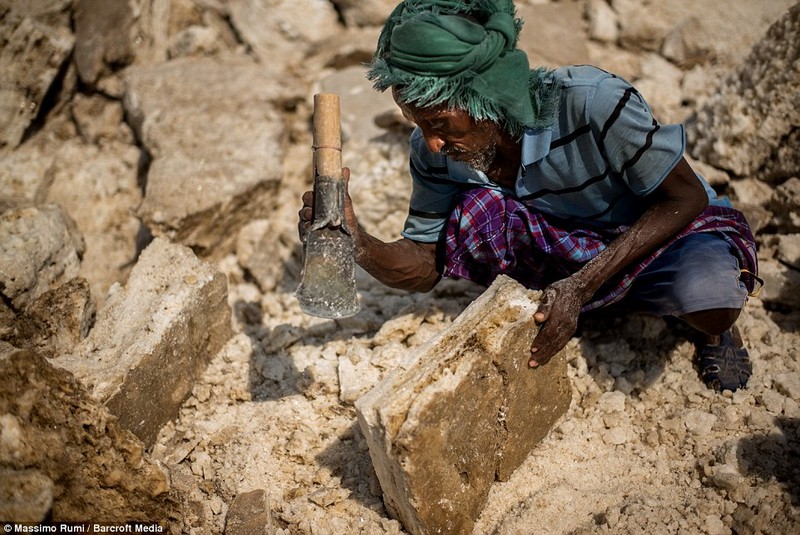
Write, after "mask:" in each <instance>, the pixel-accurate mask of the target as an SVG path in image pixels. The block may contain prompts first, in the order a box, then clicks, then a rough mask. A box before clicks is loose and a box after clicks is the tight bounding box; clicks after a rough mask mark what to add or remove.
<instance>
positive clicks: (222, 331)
mask: <svg viewBox="0 0 800 535" xmlns="http://www.w3.org/2000/svg"><path fill="white" fill-rule="evenodd" d="M230 322H231V309H230V306H229V305H228V283H227V278H226V277H225V274H223V273H222V272H221V271H219V270H218V269H216V268H215V267H214V266H212V265H211V264H208V263H206V262H203V261H201V260H199V259H198V258H197V257H196V256H195V254H194V253H193V252H192V251H191V250H190V249H189V248H188V247H184V246H182V245H177V244H174V243H171V242H169V241H168V240H166V239H164V238H156V239H155V240H153V242H152V243H151V244H150V245H148V246H147V248H146V249H145V250H144V251H143V252H142V254H141V256H140V257H139V260H138V262H137V263H136V265H135V266H134V267H133V269H132V271H131V275H130V277H129V278H128V281H127V284H126V285H125V287H124V288H122V287H119V288H116V289H114V291H113V292H112V293H111V295H109V296H108V298H107V299H106V302H105V303H104V305H103V307H102V308H101V309H100V310H99V311H98V313H97V323H96V324H95V326H94V328H93V329H92V330H91V332H90V333H89V336H87V337H86V338H85V339H84V340H83V341H82V342H81V343H80V344H78V346H76V347H75V350H74V352H73V353H71V354H66V355H62V356H59V357H57V358H56V359H54V360H53V364H55V365H56V366H60V367H62V368H65V369H67V370H69V371H71V372H72V373H73V374H75V376H76V377H77V378H78V379H79V380H80V381H81V383H82V384H83V385H84V386H85V387H86V388H88V390H89V392H90V394H91V395H92V397H94V398H95V399H96V400H99V401H100V402H101V403H103V404H104V405H106V406H107V407H108V409H109V410H110V411H111V413H112V414H113V415H114V416H116V417H117V418H118V419H119V422H120V424H121V425H122V426H123V427H125V428H126V429H129V430H130V431H132V432H133V434H135V435H136V436H137V437H139V439H141V440H142V442H144V444H145V446H148V447H149V446H151V445H152V444H153V443H154V442H155V439H156V435H157V434H158V432H159V430H160V429H161V427H162V426H163V425H164V424H166V423H167V422H168V421H169V420H172V419H174V418H175V417H176V416H177V415H178V411H179V409H180V406H181V404H182V403H183V401H184V400H186V398H187V397H188V396H189V394H190V393H191V391H192V388H193V387H194V384H195V381H196V380H197V379H198V378H199V377H200V375H201V374H202V373H203V371H204V370H205V369H206V366H207V365H208V363H209V362H210V361H211V357H212V356H213V355H215V354H216V353H217V352H218V351H219V350H220V349H222V347H223V346H224V345H225V343H226V342H227V341H228V339H230V337H231V336H232V328H231V323H230Z"/></svg>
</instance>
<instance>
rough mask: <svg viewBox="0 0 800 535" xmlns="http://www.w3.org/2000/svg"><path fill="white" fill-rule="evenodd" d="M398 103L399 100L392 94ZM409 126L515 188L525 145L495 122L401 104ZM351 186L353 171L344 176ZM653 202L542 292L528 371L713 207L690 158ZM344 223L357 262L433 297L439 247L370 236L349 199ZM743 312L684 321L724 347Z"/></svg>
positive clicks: (431, 144)
mask: <svg viewBox="0 0 800 535" xmlns="http://www.w3.org/2000/svg"><path fill="white" fill-rule="evenodd" d="M395 102H397V98H396V95H395ZM398 106H399V107H400V109H401V110H402V112H403V114H404V115H405V116H406V118H408V119H409V120H411V121H413V122H414V123H416V125H417V126H419V127H420V129H421V130H422V133H423V136H424V138H425V142H426V144H427V145H428V148H429V149H430V150H431V151H432V152H435V153H436V152H442V153H445V154H447V155H448V156H450V157H452V158H454V159H456V160H461V161H464V162H467V163H470V164H475V165H473V166H474V167H480V166H481V165H482V164H483V162H484V161H485V160H486V156H487V155H491V156H492V157H491V158H490V160H491V163H489V164H488V166H487V167H486V168H485V169H482V170H484V172H485V173H486V175H487V176H488V177H489V179H490V180H492V181H493V182H496V183H497V184H500V185H503V186H507V187H513V184H514V181H515V180H516V176H517V170H518V169H519V165H520V153H521V146H520V144H519V141H518V140H516V139H514V138H512V137H511V136H510V135H509V134H507V133H506V132H505V131H504V130H503V129H502V128H500V127H499V125H497V124H496V123H494V122H491V121H487V120H481V121H476V120H474V119H473V118H472V117H470V116H469V114H467V112H465V111H463V110H454V109H447V108H445V107H442V106H435V107H428V108H418V107H415V106H411V105H405V104H401V103H399V102H398ZM344 176H345V179H346V180H349V177H350V170H349V169H347V168H345V169H344ZM643 202H649V206H648V208H647V209H646V210H645V212H644V213H643V215H642V216H641V217H640V218H639V219H638V220H637V221H636V222H635V223H634V224H633V225H632V226H631V228H630V229H629V230H628V231H627V232H625V233H623V234H622V235H620V236H619V237H617V238H616V239H615V240H614V241H612V242H611V243H610V244H609V245H608V247H606V249H605V250H604V251H603V252H601V253H600V254H599V255H597V257H595V258H594V259H593V260H592V261H590V262H588V263H587V264H586V265H585V266H584V267H583V268H581V269H580V270H579V271H577V272H576V273H574V274H573V275H571V276H569V277H567V278H565V279H562V280H560V281H557V282H555V283H553V284H551V285H550V286H548V287H547V288H545V289H544V298H543V301H542V306H541V308H540V310H539V311H538V312H537V313H536V315H535V320H536V321H537V322H538V323H541V324H542V328H541V330H540V331H539V334H538V335H537V336H536V338H535V339H534V341H533V345H532V347H531V358H530V361H529V363H528V364H529V365H530V366H531V367H532V368H535V367H537V366H539V365H541V364H545V363H547V362H548V361H549V360H550V359H551V358H552V357H553V355H555V354H556V353H557V352H558V351H560V350H561V349H562V348H563V347H564V346H565V345H566V344H567V342H568V341H569V339H570V338H571V337H572V335H573V334H574V333H575V331H576V329H577V325H578V316H579V313H580V309H581V306H582V305H583V304H584V303H586V302H588V301H589V300H590V299H591V297H592V295H593V294H594V293H595V291H597V289H598V288H600V287H601V286H602V285H603V283H605V282H606V281H608V280H609V279H610V278H611V277H613V276H614V275H615V274H617V273H618V272H620V271H621V270H623V269H624V268H625V267H626V266H628V265H630V264H631V263H633V262H635V261H637V260H639V259H640V258H643V257H644V256H646V255H647V254H649V253H650V252H652V251H654V250H655V249H657V248H658V247H659V246H660V245H661V244H662V243H664V242H665V241H667V240H668V239H669V238H670V237H671V236H674V235H675V234H677V233H678V232H680V231H681V230H683V228H685V227H686V226H687V225H688V224H689V223H690V222H691V221H692V220H693V219H694V218H695V217H697V216H698V215H699V214H700V213H701V212H702V211H703V210H704V209H705V207H706V205H707V204H708V197H707V195H706V192H705V189H704V188H703V185H702V184H701V182H700V181H699V180H698V179H697V176H696V175H695V173H694V171H692V169H691V167H690V166H689V164H688V163H687V162H686V160H685V159H683V158H681V160H680V162H679V163H678V164H677V165H676V166H675V168H673V170H672V171H671V172H670V173H669V174H668V175H667V177H666V179H664V181H663V182H662V183H661V185H660V186H659V187H658V188H657V189H656V190H655V191H654V192H653V193H652V194H651V195H649V196H647V197H646V198H644V199H643ZM312 204H313V197H312V195H311V192H306V193H305V194H304V195H303V208H302V209H301V210H300V212H299V216H300V223H299V231H300V235H301V237H302V236H303V234H304V232H305V229H306V228H307V227H308V225H309V224H310V221H311V217H312V212H313V208H312ZM345 216H346V218H347V222H348V223H349V224H350V228H351V229H354V231H353V232H354V241H355V247H356V262H357V263H358V264H359V265H360V266H361V267H362V268H364V269H365V270H366V271H367V272H368V273H370V274H371V275H372V276H373V277H375V278H376V279H378V280H379V281H381V282H382V283H384V284H386V285H388V286H391V287H394V288H401V289H405V290H409V291H421V292H425V291H429V290H430V289H432V288H433V287H434V286H435V285H436V283H437V282H438V281H439V279H440V278H441V274H439V273H438V272H437V271H436V244H427V243H419V242H414V241H412V240H409V239H406V238H402V239H400V240H398V241H395V242H390V243H386V242H383V241H381V240H378V239H377V238H375V237H373V236H371V235H370V234H369V233H367V232H366V231H365V230H364V229H363V228H361V227H360V226H359V225H358V219H357V217H356V215H355V212H354V211H353V204H352V200H351V199H350V196H349V194H348V195H347V196H346V200H345ZM739 312H740V310H739V309H715V310H707V311H703V312H697V313H692V314H687V315H685V316H683V317H682V319H683V320H684V321H686V322H687V323H688V324H689V325H691V326H692V327H694V328H695V329H697V330H698V331H700V332H701V333H704V334H705V335H706V336H707V342H708V343H719V335H720V334H722V333H723V332H724V331H725V330H727V329H728V328H730V327H731V325H733V323H734V321H735V320H736V318H737V317H738V315H739Z"/></svg>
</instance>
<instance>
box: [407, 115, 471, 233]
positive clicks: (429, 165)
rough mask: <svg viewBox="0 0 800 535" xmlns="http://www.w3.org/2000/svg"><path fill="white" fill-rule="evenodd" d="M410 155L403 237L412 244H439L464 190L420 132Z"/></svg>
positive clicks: (413, 140) (414, 138) (411, 147)
mask: <svg viewBox="0 0 800 535" xmlns="http://www.w3.org/2000/svg"><path fill="white" fill-rule="evenodd" d="M410 151H411V156H410V158H409V170H410V173H411V180H412V185H411V200H410V202H409V208H408V217H407V218H406V223H405V228H404V229H403V232H402V233H401V234H402V236H403V237H405V238H408V239H410V240H414V241H418V242H424V243H435V242H437V241H439V238H440V236H441V235H442V233H443V232H444V229H445V225H446V223H447V220H448V218H449V217H450V212H451V210H452V208H453V202H454V199H455V197H456V195H457V194H458V192H459V191H460V190H461V187H460V186H459V185H458V184H457V183H456V182H454V181H453V180H451V179H450V178H449V174H448V168H447V161H446V159H445V157H444V156H442V155H440V154H433V153H431V152H430V151H429V150H428V148H427V146H426V145H425V140H424V139H423V137H422V135H421V132H420V131H419V129H416V130H415V131H414V132H413V133H412V134H411V139H410Z"/></svg>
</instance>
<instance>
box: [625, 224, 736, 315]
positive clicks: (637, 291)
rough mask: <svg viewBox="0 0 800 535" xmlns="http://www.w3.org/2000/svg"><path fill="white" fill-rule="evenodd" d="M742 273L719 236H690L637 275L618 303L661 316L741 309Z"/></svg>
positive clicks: (672, 246) (729, 248)
mask: <svg viewBox="0 0 800 535" xmlns="http://www.w3.org/2000/svg"><path fill="white" fill-rule="evenodd" d="M741 274H742V272H741V267H740V266H739V259H738V258H737V256H736V255H735V254H734V251H733V250H732V249H731V245H730V244H729V243H728V242H727V241H725V240H724V239H723V238H722V237H721V236H719V235H717V234H712V233H697V234H690V235H689V236H686V237H685V238H682V239H680V240H678V241H677V242H675V243H674V244H673V245H671V246H670V247H669V248H667V249H666V250H665V251H664V252H663V253H661V254H660V255H659V256H658V258H656V259H655V260H653V262H652V263H651V264H650V265H649V266H647V267H646V268H645V269H644V270H642V272H641V273H639V275H637V276H636V278H635V279H634V281H633V284H632V285H631V288H630V290H629V291H628V293H627V295H626V296H625V297H624V298H623V300H622V303H621V305H622V307H624V308H629V309H632V310H638V311H642V312H651V313H653V314H658V315H660V316H682V315H684V314H688V313H690V312H698V311H701V310H710V309H715V308H735V309H740V308H742V307H743V306H744V304H745V302H746V301H747V293H748V291H747V287H746V286H745V284H744V282H742V280H741Z"/></svg>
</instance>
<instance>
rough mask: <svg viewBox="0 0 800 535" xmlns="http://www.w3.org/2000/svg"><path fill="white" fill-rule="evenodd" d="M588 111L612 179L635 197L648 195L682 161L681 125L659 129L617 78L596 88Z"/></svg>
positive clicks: (636, 96)
mask: <svg viewBox="0 0 800 535" xmlns="http://www.w3.org/2000/svg"><path fill="white" fill-rule="evenodd" d="M587 106H589V109H588V114H589V120H590V123H591V126H592V130H593V132H594V133H595V136H596V138H597V141H598V144H599V146H600V150H601V151H602V152H603V154H604V156H605V158H606V160H607V161H608V164H609V166H610V169H611V171H612V173H613V174H614V175H616V176H618V177H620V178H621V179H622V180H623V181H624V182H625V183H626V184H627V185H628V187H629V188H630V190H631V191H632V192H633V193H634V194H636V195H640V196H641V195H647V194H649V193H652V191H653V190H655V189H656V188H657V187H658V186H659V185H660V184H661V182H663V181H664V179H665V178H666V177H667V175H668V174H669V172H670V171H671V170H672V169H673V168H674V167H675V165H677V163H678V162H679V161H680V158H681V156H683V152H684V150H685V148H686V135H685V132H684V128H683V125H679V124H668V125H662V124H659V123H658V121H656V119H655V118H654V117H653V114H652V112H651V110H650V107H649V106H648V105H647V102H645V100H644V98H643V97H642V96H641V95H640V94H639V92H638V91H637V90H636V89H635V88H634V87H633V86H631V85H630V84H629V83H627V82H626V81H625V80H623V79H622V78H619V77H610V78H608V79H606V80H604V81H603V82H602V83H601V84H599V85H598V86H597V89H596V92H595V95H594V97H593V98H592V99H591V100H590V101H589V102H588V103H587Z"/></svg>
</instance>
